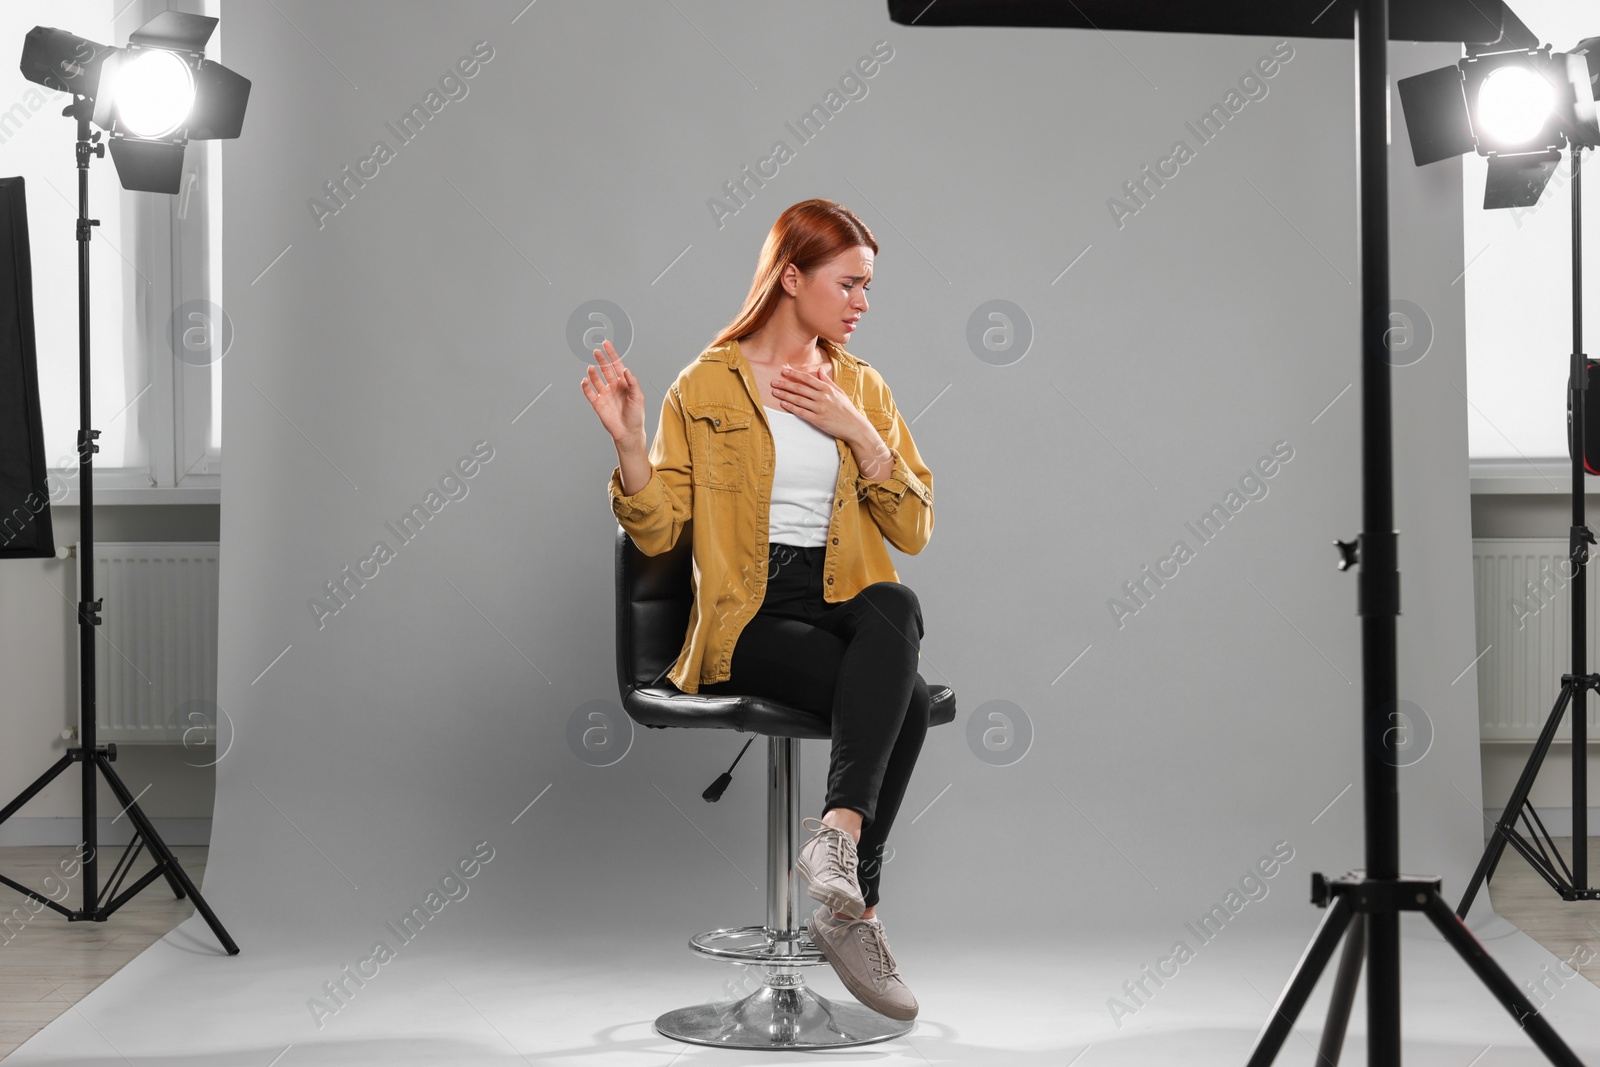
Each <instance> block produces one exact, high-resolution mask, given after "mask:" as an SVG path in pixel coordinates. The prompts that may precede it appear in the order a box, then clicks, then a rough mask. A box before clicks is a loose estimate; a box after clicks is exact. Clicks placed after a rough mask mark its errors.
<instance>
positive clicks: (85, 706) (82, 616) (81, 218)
mask: <svg viewBox="0 0 1600 1067" xmlns="http://www.w3.org/2000/svg"><path fill="white" fill-rule="evenodd" d="M77 118H78V152H77V155H78V382H79V386H78V417H79V425H80V429H79V430H78V492H79V496H78V513H79V515H80V524H81V525H80V531H81V533H80V536H79V540H80V541H81V542H82V545H83V548H82V551H81V553H80V555H79V557H78V666H79V681H80V684H81V689H80V692H79V696H78V707H79V713H78V743H79V745H80V746H81V747H82V751H83V753H84V756H83V759H82V763H83V844H84V849H85V853H86V854H85V857H84V858H83V859H82V864H83V906H84V907H85V908H86V909H91V910H92V909H93V908H94V906H95V903H96V901H97V900H98V899H99V895H100V888H99V886H100V883H99V860H100V855H99V852H100V849H99V838H98V830H99V820H98V814H97V812H96V810H95V799H96V786H97V782H96V772H95V763H94V750H95V742H96V740H97V738H96V737H95V721H96V719H97V715H96V713H95V703H94V694H95V678H94V653H95V648H94V626H93V625H92V624H91V623H90V620H89V618H88V615H87V614H86V613H87V612H89V611H90V610H91V609H90V604H91V602H92V601H93V600H94V462H93V458H92V456H93V453H94V451H95V450H96V448H97V447H98V446H96V445H94V444H93V443H92V441H91V439H90V437H89V433H90V431H89V424H90V422H91V418H90V407H91V405H90V403H89V231H90V227H92V226H93V225H94V223H93V222H92V221H91V220H90V218H89V157H90V156H91V155H92V154H93V149H92V148H91V147H90V145H89V108H88V101H87V100H85V101H80V102H79V104H78V108H77ZM85 446H87V447H85Z"/></svg>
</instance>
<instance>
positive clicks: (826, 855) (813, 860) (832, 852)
mask: <svg viewBox="0 0 1600 1067" xmlns="http://www.w3.org/2000/svg"><path fill="white" fill-rule="evenodd" d="M809 823H816V824H817V825H816V828H815V830H813V832H812V837H811V840H809V841H807V842H806V843H805V844H804V845H802V846H800V855H799V856H798V857H797V858H796V859H795V864H794V867H795V870H797V871H799V872H800V874H801V875H802V876H804V877H805V880H806V893H807V895H809V896H810V897H811V899H812V900H818V901H821V902H822V903H824V904H826V905H827V906H828V907H830V908H833V909H835V910H837V911H842V912H844V913H845V914H846V915H853V916H859V915H860V914H861V913H862V912H864V911H866V910H867V902H866V901H865V900H863V899H862V897H861V884H860V883H859V882H858V881H857V880H856V843H855V842H854V841H852V840H851V839H850V835H849V834H847V833H845V832H844V831H843V830H840V829H838V828H837V827H833V826H829V825H828V824H827V823H825V822H823V821H822V820H821V819H818V818H816V817H815V816H812V817H810V818H807V819H804V820H802V821H801V824H800V825H802V826H805V828H806V829H808V830H812V827H811V826H809V825H808V824H809Z"/></svg>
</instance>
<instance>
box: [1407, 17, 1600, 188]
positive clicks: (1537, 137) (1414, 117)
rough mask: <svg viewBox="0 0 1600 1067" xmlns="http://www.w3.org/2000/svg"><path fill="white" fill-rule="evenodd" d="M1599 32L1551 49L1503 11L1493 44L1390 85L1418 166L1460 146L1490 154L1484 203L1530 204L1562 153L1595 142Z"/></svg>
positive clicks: (1598, 131) (1599, 130)
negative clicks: (1498, 34)
mask: <svg viewBox="0 0 1600 1067" xmlns="http://www.w3.org/2000/svg"><path fill="white" fill-rule="evenodd" d="M1597 45H1600V37H1591V38H1589V39H1587V40H1585V41H1580V42H1579V43H1578V45H1577V46H1576V47H1575V48H1574V49H1573V50H1572V51H1571V52H1556V53H1554V54H1552V53H1551V51H1550V46H1549V45H1544V46H1543V47H1539V46H1538V41H1537V39H1536V38H1535V37H1534V36H1533V34H1532V33H1531V32H1530V31H1529V30H1528V28H1527V26H1525V25H1524V24H1523V23H1522V21H1521V20H1520V19H1518V18H1517V17H1516V15H1514V14H1513V13H1512V12H1511V11H1510V10H1509V9H1507V11H1506V13H1505V23H1504V32H1503V33H1502V34H1501V39H1500V40H1499V41H1497V42H1495V43H1494V44H1487V45H1470V44H1469V45H1467V55H1466V57H1465V58H1463V59H1462V60H1461V61H1460V62H1458V63H1455V64H1454V65H1452V66H1448V67H1440V68H1438V69H1437V70H1430V71H1427V72H1426V73H1423V74H1418V75H1416V76H1415V77H1411V78H1401V79H1400V81H1399V82H1397V83H1396V88H1398V89H1399V90H1400V106H1401V108H1402V109H1403V110H1404V112H1405V116H1406V128H1407V130H1408V131H1409V132H1410V135H1411V154H1412V158H1413V159H1414V160H1415V161H1416V164H1417V166H1419V167H1421V166H1425V165H1426V164H1429V163H1436V162H1438V161H1439V160H1441V159H1448V158H1450V157H1451V156H1458V155H1461V154H1463V153H1466V152H1473V151H1475V152H1477V153H1478V154H1479V155H1481V156H1486V157H1488V160H1489V177H1488V182H1487V184H1486V185H1485V188H1484V194H1483V206H1484V207H1485V208H1502V207H1529V206H1531V205H1533V204H1535V203H1537V202H1538V200H1539V197H1540V196H1541V195H1542V194H1543V193H1544V187H1545V185H1546V184H1547V183H1548V182H1549V181H1550V175H1551V174H1553V173H1555V169H1556V164H1557V163H1558V162H1560V160H1561V150H1562V149H1563V148H1566V147H1569V146H1573V147H1579V148H1592V147H1594V146H1596V145H1597V144H1600V125H1597V123H1596V117H1595V95H1594V90H1595V83H1596V79H1597V78H1600V54H1597V51H1596V46H1597Z"/></svg>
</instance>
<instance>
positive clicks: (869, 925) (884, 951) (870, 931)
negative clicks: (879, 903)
mask: <svg viewBox="0 0 1600 1067" xmlns="http://www.w3.org/2000/svg"><path fill="white" fill-rule="evenodd" d="M864 925H865V926H866V929H865V930H863V931H861V934H862V936H861V940H862V942H863V943H864V944H865V945H866V946H867V954H868V955H876V957H877V959H876V961H875V962H874V963H873V969H874V970H876V971H877V972H878V977H879V978H880V979H882V978H898V977H899V976H900V967H899V965H898V964H896V963H895V961H894V956H893V955H891V954H890V952H889V940H888V938H886V937H885V936H884V933H883V927H882V926H879V925H878V924H877V923H875V922H866V923H864ZM869 935H870V936H869Z"/></svg>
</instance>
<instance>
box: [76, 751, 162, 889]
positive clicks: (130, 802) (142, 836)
mask: <svg viewBox="0 0 1600 1067" xmlns="http://www.w3.org/2000/svg"><path fill="white" fill-rule="evenodd" d="M95 762H96V763H97V764H100V763H101V761H100V759H99V758H97V759H96V760H95ZM101 766H102V768H103V769H104V770H105V772H106V778H107V780H108V781H109V782H110V785H111V791H112V792H113V793H115V794H117V799H118V800H120V801H122V810H123V811H125V812H127V814H128V821H129V822H131V823H133V825H134V829H135V830H136V831H137V832H138V834H137V836H138V839H139V841H140V842H142V843H143V844H146V845H150V852H151V854H152V855H154V856H155V858H156V869H157V870H159V871H160V872H161V873H162V874H164V875H166V878H167V885H169V886H171V887H172V895H173V896H175V897H177V898H178V899H179V900H182V899H183V883H182V882H180V881H178V879H177V876H176V875H174V874H173V873H172V867H169V866H168V865H167V861H166V858H165V856H166V855H168V854H164V853H162V852H160V851H157V849H156V847H155V845H153V844H151V841H150V837H149V836H148V835H147V834H146V833H145V829H144V828H145V821H144V820H143V818H142V817H143V815H144V812H142V811H141V812H139V813H138V815H137V816H136V815H135V814H134V811H133V809H134V799H133V794H132V793H130V792H129V791H128V787H127V785H126V784H124V783H123V781H122V779H121V778H119V777H117V776H116V774H115V773H113V772H112V770H111V762H110V760H106V761H105V762H104V763H103V764H101ZM151 832H152V833H153V832H154V825H153V824H152V825H151ZM137 855H138V853H136V852H125V853H123V860H124V861H127V863H128V865H129V868H130V869H131V868H132V861H133V859H134V858H136V857H137ZM177 862H178V861H177V860H176V859H174V860H173V861H172V864H173V866H176V865H177ZM122 865H123V861H118V863H117V869H116V870H114V871H112V872H111V877H112V884H115V883H116V882H118V881H119V880H120V879H118V877H117V876H118V872H119V871H121V869H122ZM114 892H115V890H114V889H112V888H110V886H108V887H107V888H106V896H107V897H109V896H111V894H112V893H114Z"/></svg>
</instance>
